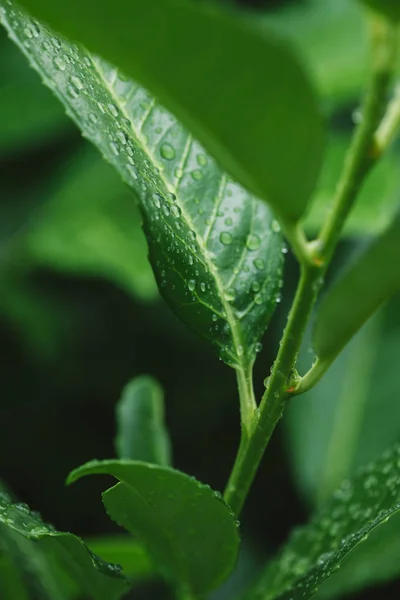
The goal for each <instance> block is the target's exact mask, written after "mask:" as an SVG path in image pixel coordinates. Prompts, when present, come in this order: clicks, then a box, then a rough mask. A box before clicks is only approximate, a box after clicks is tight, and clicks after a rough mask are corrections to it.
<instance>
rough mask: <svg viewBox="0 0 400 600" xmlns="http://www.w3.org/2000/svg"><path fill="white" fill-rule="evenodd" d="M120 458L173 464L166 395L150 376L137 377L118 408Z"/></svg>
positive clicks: (123, 395) (123, 393)
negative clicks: (167, 423)
mask: <svg viewBox="0 0 400 600" xmlns="http://www.w3.org/2000/svg"><path fill="white" fill-rule="evenodd" d="M116 414H117V438H116V441H115V443H116V448H117V455H118V458H130V459H132V460H142V461H144V462H150V463H155V464H159V465H169V464H170V463H171V444H170V440H169V436H168V432H167V430H166V428H165V424H164V394H163V391H162V388H161V386H160V384H159V383H158V382H157V381H156V380H155V379H154V378H153V377H150V376H148V375H142V376H141V377H136V379H133V380H132V381H130V382H129V383H128V384H127V385H126V386H125V388H124V390H123V392H122V396H121V399H120V400H119V402H118V404H117V408H116Z"/></svg>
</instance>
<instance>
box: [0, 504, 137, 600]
mask: <svg viewBox="0 0 400 600" xmlns="http://www.w3.org/2000/svg"><path fill="white" fill-rule="evenodd" d="M0 527H1V529H2V531H1V543H2V546H3V549H4V550H5V551H6V552H9V553H10V554H11V557H12V559H13V560H16V559H18V561H19V563H18V564H16V565H15V566H16V567H17V568H18V570H20V571H21V570H22V571H23V572H25V573H26V577H25V580H26V582H27V586H28V589H30V588H31V589H34V590H35V591H36V593H38V594H39V596H37V597H41V598H46V599H48V600H53V599H54V598H57V599H58V598H59V599H60V600H64V599H68V598H70V596H71V594H73V593H75V591H77V592H80V593H85V594H86V595H88V596H89V597H90V598H93V599H96V600H102V599H104V600H111V599H113V598H120V597H121V595H122V594H123V593H124V592H125V591H126V590H127V584H126V581H125V580H124V579H123V578H122V577H121V576H120V569H119V568H118V567H117V566H115V565H112V564H108V563H106V562H104V561H103V560H101V559H100V558H98V557H97V556H95V555H94V554H93V553H92V552H91V551H90V550H89V549H88V548H87V547H86V546H85V544H84V543H83V541H82V540H81V539H79V538H78V537H76V536H75V535H73V534H71V533H60V532H58V531H56V530H55V529H54V528H53V527H51V526H50V525H46V524H45V523H44V522H43V521H42V519H41V518H40V516H39V515H38V514H37V513H33V512H31V511H30V510H29V509H28V507H27V506H26V505H24V504H13V503H12V502H11V501H10V499H9V497H8V496H7V494H5V493H3V492H2V493H1V494H0ZM40 594H41V595H40Z"/></svg>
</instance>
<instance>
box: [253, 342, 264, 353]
mask: <svg viewBox="0 0 400 600" xmlns="http://www.w3.org/2000/svg"><path fill="white" fill-rule="evenodd" d="M262 347H263V345H262V343H261V342H257V343H256V344H255V346H254V350H255V351H256V352H257V354H258V353H259V352H261V350H262Z"/></svg>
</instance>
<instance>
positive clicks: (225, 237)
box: [219, 231, 233, 246]
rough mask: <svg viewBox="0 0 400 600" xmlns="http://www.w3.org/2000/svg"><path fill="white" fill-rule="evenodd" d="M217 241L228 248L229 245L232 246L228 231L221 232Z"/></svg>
mask: <svg viewBox="0 0 400 600" xmlns="http://www.w3.org/2000/svg"><path fill="white" fill-rule="evenodd" d="M219 239H220V241H221V244H224V246H229V244H232V240H233V238H232V235H231V234H230V233H229V231H223V232H222V233H221V235H220V236H219Z"/></svg>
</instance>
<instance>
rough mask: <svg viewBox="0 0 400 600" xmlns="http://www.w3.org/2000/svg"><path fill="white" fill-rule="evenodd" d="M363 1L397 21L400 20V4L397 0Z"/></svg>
mask: <svg viewBox="0 0 400 600" xmlns="http://www.w3.org/2000/svg"><path fill="white" fill-rule="evenodd" d="M363 2H364V3H365V4H367V5H368V6H370V7H371V8H373V9H374V10H376V11H377V12H380V13H382V14H383V15H385V16H386V17H388V18H389V19H391V20H393V21H395V22H396V23H398V22H399V21H400V5H399V3H398V2H397V0H363Z"/></svg>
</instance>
